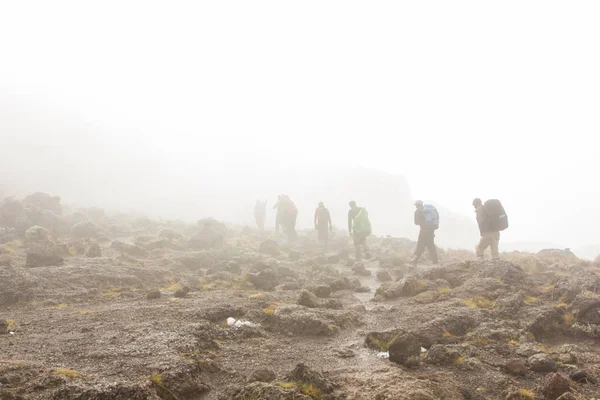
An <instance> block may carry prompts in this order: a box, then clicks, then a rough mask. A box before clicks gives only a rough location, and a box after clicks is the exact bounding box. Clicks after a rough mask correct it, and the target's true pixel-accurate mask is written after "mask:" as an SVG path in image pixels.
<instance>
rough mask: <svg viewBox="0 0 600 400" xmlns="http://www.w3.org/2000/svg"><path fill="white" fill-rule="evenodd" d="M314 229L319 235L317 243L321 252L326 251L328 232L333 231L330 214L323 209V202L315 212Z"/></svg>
mask: <svg viewBox="0 0 600 400" xmlns="http://www.w3.org/2000/svg"><path fill="white" fill-rule="evenodd" d="M314 222H315V229H316V230H317V232H318V233H319V243H320V244H321V247H323V250H325V251H327V242H328V239H329V232H331V231H332V230H333V225H331V214H330V213H329V210H328V209H327V208H325V205H324V204H323V202H320V203H319V206H318V207H317V209H316V210H315V220H314Z"/></svg>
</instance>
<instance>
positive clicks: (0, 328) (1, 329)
mask: <svg viewBox="0 0 600 400" xmlns="http://www.w3.org/2000/svg"><path fill="white" fill-rule="evenodd" d="M6 333H8V321H7V320H5V319H0V335H2V334H6Z"/></svg>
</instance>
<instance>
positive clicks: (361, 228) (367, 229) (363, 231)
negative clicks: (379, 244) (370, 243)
mask: <svg viewBox="0 0 600 400" xmlns="http://www.w3.org/2000/svg"><path fill="white" fill-rule="evenodd" d="M352 230H353V231H354V233H356V234H359V235H364V236H369V235H371V233H372V232H371V221H369V213H368V212H367V210H366V208H364V207H363V208H361V210H360V211H359V212H358V214H357V215H356V217H354V219H353V220H352Z"/></svg>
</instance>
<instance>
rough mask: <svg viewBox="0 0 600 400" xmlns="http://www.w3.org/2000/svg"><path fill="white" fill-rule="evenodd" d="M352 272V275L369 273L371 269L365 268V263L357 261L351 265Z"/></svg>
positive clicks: (366, 274) (367, 274)
mask: <svg viewBox="0 0 600 400" xmlns="http://www.w3.org/2000/svg"><path fill="white" fill-rule="evenodd" d="M352 272H354V275H361V276H369V275H371V271H369V270H368V269H366V268H365V265H364V264H363V263H361V262H357V263H354V265H352Z"/></svg>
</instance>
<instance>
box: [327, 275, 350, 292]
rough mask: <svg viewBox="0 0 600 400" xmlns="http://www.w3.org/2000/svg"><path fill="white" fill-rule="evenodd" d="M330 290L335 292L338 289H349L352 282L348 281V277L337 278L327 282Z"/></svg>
mask: <svg viewBox="0 0 600 400" xmlns="http://www.w3.org/2000/svg"><path fill="white" fill-rule="evenodd" d="M329 286H330V287H331V291H332V292H337V291H339V290H351V289H352V284H351V283H350V279H348V278H346V277H344V278H338V279H336V280H334V281H333V282H331V283H330V284H329Z"/></svg>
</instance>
